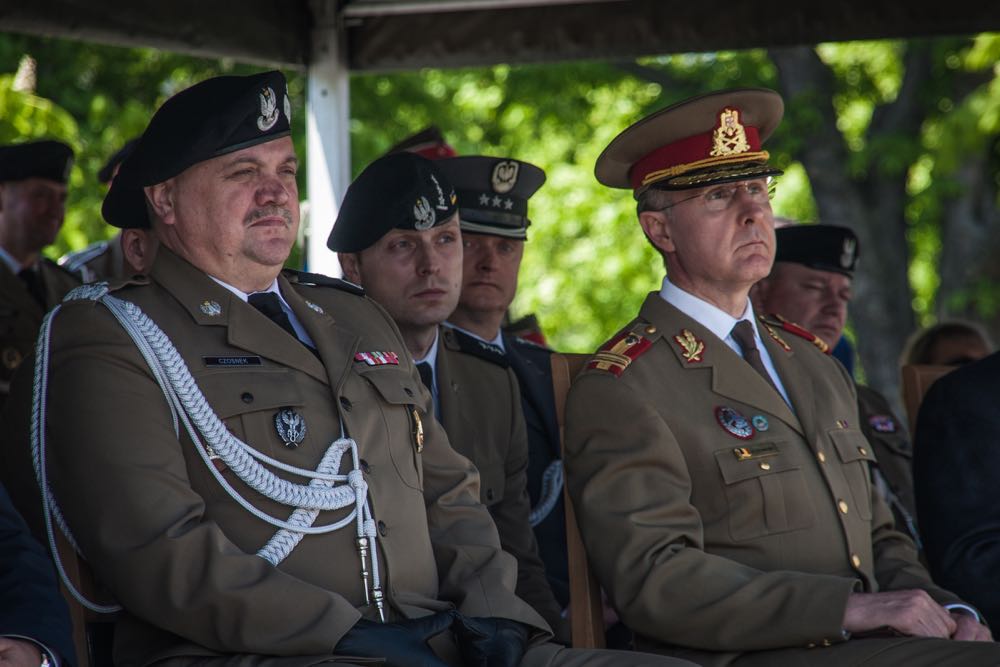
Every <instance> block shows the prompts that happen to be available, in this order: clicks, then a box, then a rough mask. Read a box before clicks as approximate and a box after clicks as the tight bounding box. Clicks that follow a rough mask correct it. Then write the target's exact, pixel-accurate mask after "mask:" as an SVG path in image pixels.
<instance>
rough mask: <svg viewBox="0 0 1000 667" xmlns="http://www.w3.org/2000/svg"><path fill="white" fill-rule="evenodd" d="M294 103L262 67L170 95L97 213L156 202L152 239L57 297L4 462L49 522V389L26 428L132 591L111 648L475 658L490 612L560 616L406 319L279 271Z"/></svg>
mask: <svg viewBox="0 0 1000 667" xmlns="http://www.w3.org/2000/svg"><path fill="white" fill-rule="evenodd" d="M290 112H291V107H290V104H289V100H288V97H287V90H286V86H285V79H284V77H283V76H282V75H281V73H280V72H265V73H261V74H256V75H252V76H243V77H238V76H230V77H219V78H215V79H209V80H206V81H204V82H202V83H199V84H197V85H195V86H193V87H191V88H188V89H186V90H184V91H182V92H180V93H178V94H177V95H175V96H174V97H172V98H170V99H169V100H167V101H166V102H165V103H164V104H163V106H162V107H161V108H160V109H159V110H158V111H157V112H156V113H155V115H154V116H153V118H152V120H151V121H150V123H149V126H148V127H147V128H146V131H145V132H144V133H143V135H142V137H141V138H140V139H139V141H138V143H137V144H136V146H135V149H134V151H133V152H132V154H131V155H129V157H128V158H127V159H126V160H125V161H124V162H123V163H122V167H121V170H120V172H119V174H118V176H117V177H116V178H115V180H114V181H113V183H112V186H111V190H110V191H109V193H108V196H107V198H106V199H105V202H104V207H103V212H104V215H105V218H106V219H107V220H108V221H109V222H110V223H111V224H113V225H116V226H118V227H136V226H142V225H145V224H150V223H151V225H152V227H153V229H154V230H155V232H156V234H157V236H158V237H159V239H160V241H161V244H162V245H161V248H160V250H159V252H158V254H157V257H156V260H155V262H154V264H153V266H152V269H151V270H150V272H149V275H148V277H137V278H132V279H129V280H127V281H124V282H119V283H112V284H100V283H99V284H95V285H90V286H84V287H82V288H80V290H79V291H77V292H75V293H74V294H73V295H72V298H71V299H70V300H69V301H67V302H66V303H64V304H63V306H62V307H61V310H59V311H58V312H57V313H56V314H55V316H54V317H53V318H52V319H51V320H50V327H49V328H48V329H44V330H43V334H44V340H45V341H47V344H46V345H44V346H43V348H42V349H43V351H45V352H47V354H45V357H44V359H43V358H40V359H39V360H38V364H37V366H38V369H39V373H38V378H37V380H38V382H37V386H38V389H37V393H36V394H35V395H34V396H33V391H32V386H31V385H32V380H33V379H35V378H34V377H33V376H34V373H33V372H30V371H29V372H27V373H26V374H25V375H24V379H25V381H24V382H21V381H20V380H19V381H18V386H17V387H16V389H15V392H14V394H13V395H12V399H11V403H10V406H9V407H10V409H9V410H7V412H6V413H5V416H4V419H5V422H4V423H3V424H2V427H3V429H4V430H3V432H4V433H5V434H7V437H6V438H5V440H4V447H3V450H4V453H5V456H6V457H7V458H8V460H6V461H4V465H3V466H2V470H3V472H4V474H5V475H8V476H9V477H10V478H11V479H15V480H16V481H18V482H19V483H20V486H21V489H20V491H21V493H20V494H19V496H20V500H19V504H20V505H21V507H22V511H23V509H24V508H25V507H28V508H30V509H32V512H33V514H34V515H36V516H35V517H34V519H35V521H36V522H37V521H38V517H37V514H38V511H37V510H34V509H33V508H36V507H38V506H40V503H38V502H37V501H36V500H34V499H32V498H31V494H30V491H31V489H30V488H25V486H26V485H25V480H30V479H31V478H32V477H33V475H32V472H31V464H30V463H29V460H30V447H29V441H31V440H32V438H31V437H30V435H29V434H30V432H31V428H30V423H29V422H30V421H31V419H32V414H33V411H32V402H33V400H34V404H35V405H36V406H41V405H42V398H43V397H44V401H45V402H44V405H45V408H46V410H47V411H48V412H49V414H58V415H59V419H54V420H53V419H50V420H47V421H46V422H43V423H42V424H41V428H40V429H39V430H37V431H36V432H37V433H41V434H43V435H44V439H41V438H38V439H35V440H34V444H35V446H36V448H37V450H38V451H39V458H40V459H41V460H44V461H46V463H47V465H46V468H45V472H46V474H47V480H48V486H49V488H50V489H51V492H52V493H51V495H46V498H47V499H48V502H49V504H50V507H58V508H59V509H60V510H61V513H62V516H63V517H64V518H65V523H66V525H67V526H68V529H69V530H70V532H71V533H72V535H73V537H74V538H75V543H76V544H77V545H79V548H80V550H81V551H82V552H83V553H85V554H86V557H87V560H88V562H89V564H90V565H91V567H92V568H93V570H94V572H95V574H96V576H97V578H98V579H99V580H100V581H101V582H102V583H103V584H105V585H106V587H107V588H108V589H109V590H110V592H111V593H112V594H113V596H114V598H115V601H116V602H117V603H118V604H119V605H120V606H121V607H122V608H123V609H122V611H121V612H120V614H119V616H118V617H117V618H118V619H119V620H118V622H117V625H116V628H115V662H116V663H117V664H121V665H147V664H153V663H156V664H191V663H195V662H197V663H198V664H220V665H221V664H240V665H254V664H268V665H272V664H275V665H304V664H318V663H324V662H329V661H330V660H334V661H338V662H347V663H351V662H355V661H360V662H363V663H365V662H370V661H371V660H372V659H375V660H377V661H378V660H384V663H383V664H386V665H396V666H401V665H406V666H409V665H416V664H421V665H427V666H428V667H442V666H443V665H458V664H462V663H463V661H467V662H469V663H471V662H473V661H476V660H484V658H482V656H483V654H485V653H488V652H491V651H493V650H495V649H496V647H497V645H498V644H500V643H502V642H501V641H500V639H499V637H505V636H506V632H504V631H502V630H501V629H500V628H499V625H500V623H499V621H497V619H509V620H510V621H511V622H513V623H517V624H519V625H518V627H523V628H525V630H524V634H525V635H529V634H530V636H531V638H532V640H535V639H536V638H537V639H541V638H544V637H545V636H546V635H547V632H546V631H545V626H544V623H543V622H542V620H541V619H540V618H538V616H537V615H536V614H535V613H534V612H533V611H532V610H531V608H530V607H529V606H528V605H527V604H526V603H524V602H523V601H521V600H519V599H518V598H517V597H516V596H515V595H514V583H515V579H516V564H515V562H514V560H513V558H512V557H511V556H509V555H507V554H505V553H504V552H503V551H502V550H501V548H500V544H499V540H498V539H497V536H496V529H495V527H494V525H493V523H492V521H491V519H490V516H489V514H488V512H487V511H486V509H485V508H484V507H483V506H482V505H481V504H480V503H479V493H478V490H479V487H478V483H477V474H476V472H475V469H474V468H473V467H472V465H471V464H470V463H469V462H468V461H467V460H466V459H465V458H463V457H461V456H459V455H458V454H456V453H455V452H454V451H453V450H452V449H451V448H450V446H449V445H448V442H447V438H446V436H445V435H444V433H443V431H442V429H441V428H440V426H439V425H438V424H437V422H436V421H435V420H433V419H423V418H422V416H423V415H426V414H427V413H429V412H431V411H432V409H433V408H432V407H431V403H430V397H429V396H428V395H427V394H425V393H423V392H422V391H421V389H420V376H419V375H418V373H417V370H416V368H415V366H414V364H413V361H412V358H411V357H410V355H409V354H408V353H407V351H406V347H405V345H404V343H403V340H402V339H401V337H400V336H399V333H398V330H397V329H396V327H395V326H394V325H393V323H392V321H391V320H390V318H389V317H388V316H387V315H386V314H385V312H384V311H383V310H382V309H381V308H379V307H378V306H377V305H375V304H374V303H373V302H372V301H371V300H369V299H367V298H366V297H364V296H363V294H362V292H361V290H360V289H358V288H357V287H356V286H353V285H349V284H347V283H344V282H342V281H338V280H334V279H331V278H327V277H324V276H317V275H311V274H303V273H298V272H294V271H287V270H282V266H283V264H284V262H285V261H286V259H287V257H288V254H289V251H290V249H291V247H292V244H293V243H294V241H295V238H296V232H297V228H298V223H299V209H298V191H297V187H296V174H297V169H298V160H297V158H296V155H295V151H294V147H293V144H292V141H291V138H290V137H289V136H288V135H289V123H290ZM32 370H33V369H32ZM95 386H99V387H101V391H98V392H95V391H94V390H93V388H94V387H95ZM43 448H44V451H43ZM18 457H20V458H18ZM10 459H16V460H10ZM9 482H10V480H8V484H9ZM11 491H12V492H13V491H14V490H13V489H11ZM36 493H37V491H36ZM36 527H37V523H36ZM448 630H451V632H448ZM427 642H430V644H431V645H432V646H433V648H431V647H430V646H429V645H428V643H427ZM459 655H462V656H465V657H464V658H460V657H459ZM543 657H544V655H543ZM527 664H541V662H540V661H536V662H534V663H532V662H528V663H527Z"/></svg>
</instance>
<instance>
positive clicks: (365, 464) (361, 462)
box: [359, 459, 372, 475]
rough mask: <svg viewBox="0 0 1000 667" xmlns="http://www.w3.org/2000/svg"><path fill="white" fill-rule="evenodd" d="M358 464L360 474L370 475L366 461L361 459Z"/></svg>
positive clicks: (369, 467) (370, 468) (370, 469)
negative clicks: (359, 465)
mask: <svg viewBox="0 0 1000 667" xmlns="http://www.w3.org/2000/svg"><path fill="white" fill-rule="evenodd" d="M359 463H360V464H361V472H363V473H364V474H366V475H368V474H371V471H372V467H371V466H370V465H368V461H365V460H364V459H361V461H360V462H359Z"/></svg>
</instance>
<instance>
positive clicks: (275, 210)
mask: <svg viewBox="0 0 1000 667" xmlns="http://www.w3.org/2000/svg"><path fill="white" fill-rule="evenodd" d="M274 216H278V217H281V218H282V219H284V221H285V224H286V225H288V226H289V227H290V226H291V225H292V212H291V211H290V210H288V209H287V208H282V207H280V206H264V207H263V208H255V209H254V210H252V211H250V213H248V214H247V217H246V218H244V220H243V222H244V224H247V225H252V224H253V223H255V222H257V221H258V220H260V219H261V218H270V217H274Z"/></svg>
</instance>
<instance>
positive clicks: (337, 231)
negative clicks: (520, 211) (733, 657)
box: [327, 152, 686, 666]
mask: <svg viewBox="0 0 1000 667" xmlns="http://www.w3.org/2000/svg"><path fill="white" fill-rule="evenodd" d="M440 164H441V163H440V162H436V161H431V160H428V159H426V158H423V157H421V156H419V155H416V154H414V153H409V152H403V153H393V154H389V155H386V156H384V157H381V158H379V159H378V160H376V161H375V162H373V163H372V164H370V165H369V166H368V167H367V168H365V170H364V171H363V172H362V173H361V174H360V175H359V176H358V178H357V179H356V180H355V181H354V183H352V184H351V186H350V187H349V188H348V190H347V194H346V195H345V197H344V202H343V204H342V205H341V209H340V213H339V215H338V216H337V222H336V223H335V224H334V227H333V231H332V233H331V234H330V238H329V241H328V244H327V245H328V246H329V247H330V249H331V250H335V251H337V252H338V253H339V255H338V256H339V258H340V263H341V266H342V267H343V268H344V275H345V277H347V278H348V279H349V280H352V281H355V282H357V283H359V284H361V285H363V286H364V288H365V291H366V292H367V294H368V295H369V296H371V297H372V298H373V299H375V300H376V301H377V302H379V303H380V304H381V305H382V306H383V307H384V308H385V309H386V310H387V311H388V312H389V314H390V315H391V316H392V318H393V319H394V320H395V322H396V324H397V326H398V327H399V330H400V333H401V334H402V336H403V340H405V341H406V345H407V347H408V349H409V352H410V354H412V356H413V358H414V359H415V360H416V361H417V367H418V369H419V370H420V373H421V377H422V380H423V382H424V384H425V386H426V387H427V389H428V392H429V395H431V396H432V397H433V402H434V410H435V412H436V413H437V416H438V417H439V418H440V421H441V424H442V425H443V426H444V428H445V431H446V432H447V433H448V438H449V440H450V441H451V443H452V445H453V446H454V447H455V449H457V450H458V451H459V452H460V453H461V454H464V455H465V456H467V457H469V458H470V459H471V460H472V462H473V463H474V464H475V465H476V467H477V469H478V470H479V479H480V499H481V500H482V502H483V504H485V505H486V506H487V507H488V509H489V511H490V514H491V515H492V516H493V519H494V520H495V521H496V526H497V530H498V531H499V535H500V542H501V544H502V545H503V548H504V550H505V551H507V552H509V553H510V554H512V555H513V556H515V557H516V558H517V564H518V568H517V587H516V590H517V594H518V596H519V597H522V598H523V599H525V600H526V601H527V602H528V603H530V604H531V605H532V607H534V608H535V610H536V611H537V612H539V613H540V614H541V616H542V617H544V618H545V619H546V620H549V619H553V620H554V621H555V622H558V621H559V613H560V607H559V605H558V603H557V602H556V600H555V598H554V597H553V595H552V592H551V590H550V588H549V585H548V582H547V581H546V578H545V573H544V571H543V568H542V564H541V561H540V560H539V557H538V553H537V546H536V543H535V538H534V534H533V532H532V530H531V526H530V523H529V508H530V504H529V498H528V494H527V491H526V488H525V472H526V469H527V466H528V444H527V436H526V433H525V427H524V417H523V415H522V413H521V401H520V392H519V390H518V382H517V378H516V376H515V375H514V372H513V371H512V369H511V364H510V362H509V360H508V359H507V357H506V355H505V354H504V351H503V350H502V349H501V348H500V347H498V346H496V345H493V344H491V343H489V342H485V341H483V340H480V339H479V338H477V337H475V336H472V335H469V334H466V333H464V332H462V331H459V330H458V329H454V328H451V327H444V326H440V325H441V323H442V322H444V321H445V319H446V318H447V317H448V315H449V314H450V313H451V312H452V310H454V308H455V305H456V304H457V303H458V299H459V294H460V291H461V284H462V232H461V231H460V227H459V209H458V208H457V207H456V203H457V198H456V192H455V189H454V188H453V187H452V183H451V182H450V179H449V178H448V177H447V176H446V175H445V172H444V171H443V170H442V169H441V168H440ZM538 171H540V170H538ZM504 173H505V175H506V176H507V177H508V179H509V176H510V174H509V173H508V172H504ZM540 183H541V181H540V180H537V184H540ZM510 184H511V185H512V184H513V181H511V182H510ZM535 187H536V188H537V185H536V186H535ZM504 194H505V198H506V197H507V196H508V195H511V189H510V188H507V189H506V191H505V193H504ZM526 198H527V195H525V196H524V199H526ZM523 203H524V201H523V200H522V204H523ZM500 209H501V210H503V203H502V202H501V206H500ZM507 210H508V211H510V210H511V209H507ZM461 215H462V216H463V217H464V215H465V213H464V210H463V212H462V213H461ZM508 222H513V219H512V218H509V219H508ZM525 224H526V221H524V220H522V221H521V226H522V227H523V226H524V225H525ZM520 233H521V234H523V229H522V230H521V232H520ZM426 419H428V420H429V419H431V418H430V416H427V417H426ZM425 423H426V421H425ZM495 620H496V626H495V628H496V633H497V634H496V637H497V639H498V641H499V643H502V644H504V645H505V646H506V648H505V650H507V651H509V654H508V656H509V657H508V659H506V660H503V661H501V662H498V663H493V662H492V661H491V662H490V663H488V664H490V665H493V664H498V665H499V664H503V665H516V664H522V665H533V664H536V661H539V660H543V661H545V662H544V663H543V662H537V664H548V665H553V666H557V665H568V664H573V665H577V664H579V665H595V666H596V665H609V666H610V665H633V664H643V665H645V664H674V663H661V662H660V660H662V658H658V657H655V656H647V655H644V654H637V653H630V654H622V653H619V652H612V651H581V650H573V649H561V648H560V647H558V645H556V644H553V643H546V644H541V645H537V644H536V645H533V646H531V647H530V648H529V649H528V650H527V652H526V653H525V654H524V659H523V661H520V653H521V650H522V649H521V648H519V642H520V641H521V640H519V639H518V637H519V636H522V637H523V634H522V633H523V632H524V630H525V629H527V628H528V627H529V626H526V625H525V624H524V621H523V620H521V619H512V618H509V617H508V618H503V619H495ZM529 625H530V624H529ZM489 632H490V633H491V635H492V633H493V632H494V630H493V629H492V628H491V629H490V630H489ZM543 656H544V657H543ZM464 664H483V663H479V662H474V663H473V662H466V663H464ZM682 664H686V663H682Z"/></svg>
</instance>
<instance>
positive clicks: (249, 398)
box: [240, 391, 253, 403]
mask: <svg viewBox="0 0 1000 667" xmlns="http://www.w3.org/2000/svg"><path fill="white" fill-rule="evenodd" d="M240 400H241V401H243V402H244V403H253V394H251V393H250V392H249V391H245V392H243V393H242V394H240Z"/></svg>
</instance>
